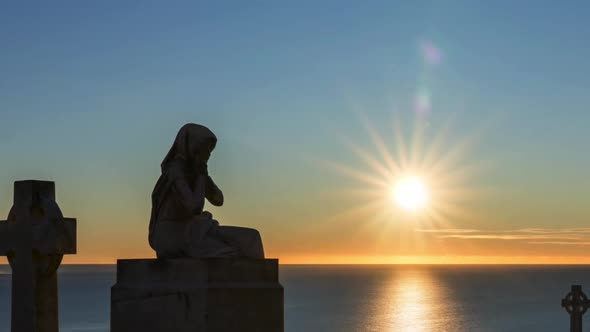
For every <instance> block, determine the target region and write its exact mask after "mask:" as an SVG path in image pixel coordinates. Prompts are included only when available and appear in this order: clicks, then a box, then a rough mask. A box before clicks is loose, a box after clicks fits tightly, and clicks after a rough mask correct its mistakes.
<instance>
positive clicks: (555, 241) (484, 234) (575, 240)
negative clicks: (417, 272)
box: [415, 228, 590, 246]
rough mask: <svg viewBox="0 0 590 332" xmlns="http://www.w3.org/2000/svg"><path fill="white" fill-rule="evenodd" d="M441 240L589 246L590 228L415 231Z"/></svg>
mask: <svg viewBox="0 0 590 332" xmlns="http://www.w3.org/2000/svg"><path fill="white" fill-rule="evenodd" d="M415 231H417V232H421V233H431V234H435V236H436V237H438V238H442V239H460V240H504V241H526V243H528V244H549V245H576V246H588V245H590V228H559V229H557V228H523V229H513V230H504V231H485V230H479V229H468V228H467V229H464V228H457V229H453V228H444V229H416V230H415Z"/></svg>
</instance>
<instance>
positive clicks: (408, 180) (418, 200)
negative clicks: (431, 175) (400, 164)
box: [392, 176, 429, 213]
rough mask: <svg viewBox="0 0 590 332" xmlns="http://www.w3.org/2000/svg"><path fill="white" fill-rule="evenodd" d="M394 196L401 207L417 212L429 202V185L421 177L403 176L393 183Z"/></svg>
mask: <svg viewBox="0 0 590 332" xmlns="http://www.w3.org/2000/svg"><path fill="white" fill-rule="evenodd" d="M392 198H393V200H394V202H395V203H396V204H397V205H398V206H399V207H400V208H402V209H404V210H406V211H408V212H414V213H416V212H419V211H421V210H424V209H425V208H426V206H427V204H428V200H429V193H428V187H427V186H426V184H425V183H424V181H423V180H422V179H421V178H420V177H417V176H406V177H402V178H400V179H399V180H397V181H396V182H395V184H394V185H393V189H392Z"/></svg>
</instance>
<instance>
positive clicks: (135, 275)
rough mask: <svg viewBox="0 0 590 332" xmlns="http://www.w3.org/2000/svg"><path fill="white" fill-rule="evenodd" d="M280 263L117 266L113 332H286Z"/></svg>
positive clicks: (128, 262) (248, 261)
mask: <svg viewBox="0 0 590 332" xmlns="http://www.w3.org/2000/svg"><path fill="white" fill-rule="evenodd" d="M278 272H279V267H278V260H276V259H244V258H214V259H130V260H118V261H117V284H115V285H114V286H113V287H112V289H111V332H128V331H141V332H156V331H158V332H163V331H165V332H185V331H187V332H188V331H191V332H237V331H240V332H255V331H256V332H283V331H284V311H283V310H284V309H283V287H282V286H281V285H280V284H279V281H278Z"/></svg>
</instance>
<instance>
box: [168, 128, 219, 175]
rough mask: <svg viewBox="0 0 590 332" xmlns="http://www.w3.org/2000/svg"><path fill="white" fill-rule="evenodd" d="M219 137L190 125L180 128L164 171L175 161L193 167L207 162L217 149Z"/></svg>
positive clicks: (205, 129)
mask: <svg viewBox="0 0 590 332" xmlns="http://www.w3.org/2000/svg"><path fill="white" fill-rule="evenodd" d="M216 144H217V137H216V136H215V134H213V132H212V131H211V130H209V128H207V127H205V126H202V125H199V124H195V123H188V124H185V125H184V126H182V128H180V131H179V132H178V134H177V135H176V139H175V140H174V144H173V145H172V148H170V151H169V152H168V154H167V155H166V157H165V158H164V160H163V161H162V164H161V167H162V171H164V170H165V168H166V166H167V165H168V164H169V163H170V162H171V161H173V160H178V161H183V162H184V163H185V164H186V165H189V166H192V165H195V164H196V163H198V162H207V161H208V160H209V157H210V156H211V152H213V149H215V145H216Z"/></svg>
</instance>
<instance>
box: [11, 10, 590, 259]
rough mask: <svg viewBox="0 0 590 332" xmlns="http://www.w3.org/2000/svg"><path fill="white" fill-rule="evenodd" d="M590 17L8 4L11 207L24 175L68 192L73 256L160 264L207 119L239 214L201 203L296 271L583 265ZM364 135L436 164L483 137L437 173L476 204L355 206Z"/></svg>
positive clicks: (587, 233)
mask: <svg viewBox="0 0 590 332" xmlns="http://www.w3.org/2000/svg"><path fill="white" fill-rule="evenodd" d="M589 16H590V4H589V3H588V2H583V1H579V2H576V1H572V2H569V3H568V4H562V3H557V2H555V1H493V2H492V1H489V2H487V3H481V2H477V1H411V2H405V3H403V4H402V3H399V2H394V1H383V2H381V1H370V2H364V3H362V4H361V2H358V1H292V2H290V3H287V2H281V1H264V2H263V1H234V2H230V1H223V2H213V1H211V2H191V1H126V2H121V1H92V2H91V1H38V2H29V1H18V2H17V1H6V2H2V3H1V4H0V41H1V44H0V48H1V51H0V155H1V156H2V157H1V162H0V165H1V166H0V167H1V168H0V170H1V171H0V213H1V214H2V215H5V214H7V213H8V210H9V208H10V206H11V204H12V191H13V187H12V183H13V181H15V180H19V179H29V178H34V179H47V180H52V181H56V186H57V196H58V203H59V204H60V206H61V208H62V210H63V211H64V214H65V215H66V216H70V217H76V218H78V255H76V256H69V257H67V258H66V259H65V262H70V263H81V262H104V263H112V262H114V261H115V259H116V258H124V257H125V258H131V257H152V256H153V253H152V251H151V249H150V248H149V246H148V244H147V224H148V219H149V213H150V204H151V202H150V194H151V190H152V188H153V185H154V183H155V181H156V179H157V177H158V175H159V163H160V161H161V159H162V158H163V157H164V155H165V153H166V152H167V150H168V149H169V147H170V145H171V143H172V141H173V139H174V136H175V134H176V132H177V130H178V129H179V128H180V126H181V125H182V124H184V123H186V122H197V123H201V124H205V125H207V126H209V127H210V128H211V129H212V130H213V131H214V132H215V133H216V134H217V136H218V137H219V144H218V145H217V149H216V151H215V152H214V154H213V157H212V160H211V163H210V167H209V169H210V172H211V174H212V175H213V177H214V179H215V180H216V182H217V183H218V184H219V186H220V187H221V188H222V189H223V190H224V193H225V195H226V205H225V206H224V207H222V208H212V207H208V208H209V209H210V210H211V211H212V212H213V213H214V215H215V216H216V218H217V219H219V220H220V222H221V223H222V224H231V225H241V226H251V227H256V228H258V229H259V230H260V231H261V233H262V236H263V238H264V242H265V247H266V251H267V255H268V256H272V257H279V258H281V261H282V262H285V263H297V262H299V263H301V262H307V263H313V262H339V263H362V262H379V263H387V262H590V255H589V254H587V253H588V249H589V247H590V226H589V225H588V221H589V220H588V217H589V216H590V207H589V206H590V205H589V204H588V202H587V199H588V197H590V177H589V176H588V170H589V169H590V154H589V153H588V152H587V151H588V147H587V145H588V143H589V142H590V132H588V130H587V126H588V124H589V123H590V112H589V111H588V104H589V100H588V99H589V97H588V96H589V94H588V92H587V91H588V86H590V60H589V59H590V46H588V43H587V41H588V40H590V28H589V27H588V23H587V18H588V17H589ZM416 100H419V101H421V106H422V107H421V109H420V110H418V111H417V110H416V105H415V103H416ZM366 123H370V124H371V125H372V128H373V129H371V130H367V128H366V127H367V126H366V125H364V124H366ZM447 125H450V127H449V128H451V129H450V131H448V132H447V134H446V135H445V140H440V139H439V138H437V137H439V136H437V135H438V133H442V132H444V128H446V126H447ZM394 128H398V130H395V129H394ZM414 128H424V139H423V140H422V141H420V142H417V141H415V140H413V139H412V137H414V136H415V135H413V133H415V131H414ZM400 130H401V131H400ZM371 133H378V134H379V135H380V136H381V137H382V139H383V142H384V143H385V145H386V146H387V147H388V149H390V150H391V154H392V155H393V156H394V157H393V158H394V159H396V158H397V157H396V156H399V155H401V152H400V149H401V148H402V147H403V146H404V144H402V143H401V142H400V140H399V138H400V137H404V138H405V142H406V144H407V145H411V144H415V145H416V146H421V145H424V146H426V145H428V144H427V142H430V144H438V146H437V148H436V154H437V157H438V158H443V159H444V157H445V156H447V155H449V154H452V151H454V150H453V147H456V146H458V145H462V144H463V143H469V144H468V145H469V149H466V150H464V151H462V152H461V153H460V155H459V157H458V158H457V159H456V160H455V162H454V164H452V165H449V166H447V167H446V168H445V169H444V170H443V171H444V172H448V173H452V172H454V171H456V172H458V173H462V172H463V171H464V170H467V169H468V170H472V171H473V172H471V171H470V172H469V174H466V175H465V176H464V177H463V178H462V180H461V181H460V182H455V183H452V184H446V188H445V189H446V190H449V191H453V190H458V191H465V192H477V194H473V195H471V194H470V195H468V196H471V197H467V199H465V197H464V198H463V199H462V200H461V201H453V204H454V206H456V207H460V208H461V209H462V210H463V211H464V212H465V213H461V214H460V215H459V214H457V215H453V214H447V215H446V216H445V217H444V218H442V219H441V218H439V219H437V220H429V219H428V218H426V217H420V218H418V217H416V216H409V215H407V213H406V214H404V213H402V212H400V211H397V210H396V208H395V206H393V204H385V203H384V204H381V205H382V206H379V204H371V203H372V202H371V199H372V198H370V197H369V196H367V197H360V196H355V195H347V194H346V193H348V192H349V191H353V190H355V191H364V190H365V189H366V191H369V190H371V189H374V188H372V185H371V184H369V183H365V182H363V181H362V180H359V179H358V178H360V177H367V176H369V177H372V176H377V175H376V174H375V173H376V171H375V169H374V168H371V167H370V165H368V164H367V163H366V162H364V161H363V159H362V158H361V157H360V155H359V153H354V151H353V149H351V147H350V146H349V145H348V144H349V143H347V142H352V143H353V144H354V145H356V146H359V147H361V151H362V152H364V153H365V154H366V155H368V156H372V157H374V158H375V159H378V160H381V161H383V160H384V159H383V156H382V155H380V153H379V149H378V146H377V145H376V144H375V142H374V141H373V140H372V139H371V137H372V136H371ZM396 137H397V139H396ZM357 152H358V151H357ZM361 154H362V153H361ZM418 154H419V153H418ZM396 161H399V160H396ZM383 163H384V161H383ZM332 164H335V165H336V167H332V166H330V165H332ZM342 168H353V169H356V170H357V171H356V174H362V176H359V177H354V176H351V175H350V174H348V175H347V174H346V172H341V171H336V170H335V169H342ZM467 175H469V176H467ZM453 186H455V187H453ZM482 193H483V194H482ZM385 201H386V202H387V199H385ZM441 201H442V199H441ZM445 201H451V199H450V198H447V199H445ZM439 203H440V202H439ZM367 204H369V205H367ZM365 206H371V207H370V208H369V207H367V208H364V207H365ZM533 228H534V229H533ZM572 228H582V229H579V230H572Z"/></svg>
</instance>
